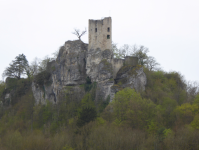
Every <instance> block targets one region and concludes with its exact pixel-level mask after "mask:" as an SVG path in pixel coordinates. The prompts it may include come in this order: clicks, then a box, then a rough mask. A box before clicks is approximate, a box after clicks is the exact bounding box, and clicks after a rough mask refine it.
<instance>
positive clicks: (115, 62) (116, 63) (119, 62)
mask: <svg viewBox="0 0 199 150" xmlns="http://www.w3.org/2000/svg"><path fill="white" fill-rule="evenodd" d="M123 65H124V60H123V59H113V60H112V66H113V79H115V78H116V74H117V72H118V71H119V70H120V68H122V66H123Z"/></svg>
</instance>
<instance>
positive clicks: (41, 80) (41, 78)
mask: <svg viewBox="0 0 199 150" xmlns="http://www.w3.org/2000/svg"><path fill="white" fill-rule="evenodd" d="M50 76H51V74H50V72H48V71H46V70H44V71H42V72H40V73H38V74H37V75H36V76H35V78H34V82H35V83H36V84H38V85H39V86H40V87H43V86H44V84H48V83H49V82H50V81H49V80H50Z"/></svg>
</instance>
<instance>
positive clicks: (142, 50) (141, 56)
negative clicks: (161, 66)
mask: <svg viewBox="0 0 199 150" xmlns="http://www.w3.org/2000/svg"><path fill="white" fill-rule="evenodd" d="M148 52H149V49H148V48H147V47H144V46H140V47H137V46H136V45H134V46H133V53H132V55H133V56H137V57H138V64H140V65H142V66H144V65H146V64H147V59H148V55H147V53H148Z"/></svg>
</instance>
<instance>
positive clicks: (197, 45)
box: [0, 0, 199, 81]
mask: <svg viewBox="0 0 199 150" xmlns="http://www.w3.org/2000/svg"><path fill="white" fill-rule="evenodd" d="M108 16H111V17H112V28H113V29H112V36H113V37H112V40H113V42H115V43H118V45H119V46H121V45H123V44H130V45H133V44H137V45H144V46H145V47H148V48H149V50H150V52H149V55H151V56H153V57H155V58H156V60H157V61H158V62H159V63H160V64H161V67H162V68H163V69H164V70H165V71H177V72H180V73H181V74H182V75H184V77H185V79H186V80H190V81H199V69H198V66H199V0H98V1H96V0H0V52H1V53H0V74H2V73H3V71H4V70H5V68H6V67H7V66H8V65H9V63H10V62H11V61H12V60H14V58H15V57H16V56H18V55H19V54H22V53H23V54H25V55H26V57H27V59H28V61H29V62H31V61H33V59H34V58H35V57H38V58H44V56H46V55H51V54H52V53H53V52H55V51H56V50H57V49H58V48H59V47H60V46H61V45H63V44H64V42H65V41H67V40H75V39H77V38H76V37H75V35H73V34H71V32H72V31H73V29H74V28H79V29H80V30H83V29H84V28H85V27H86V28H87V29H88V19H101V18H102V17H108ZM82 40H83V41H84V42H85V43H88V34H86V35H85V36H84V37H83V38H82Z"/></svg>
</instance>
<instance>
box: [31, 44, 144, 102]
mask: <svg viewBox="0 0 199 150" xmlns="http://www.w3.org/2000/svg"><path fill="white" fill-rule="evenodd" d="M129 60H130V59H129V58H128V65H125V60H122V59H114V58H113V53H112V51H111V50H109V49H106V50H101V49H100V48H97V49H90V50H88V44H85V43H83V42H82V41H79V40H77V41H67V42H66V43H65V44H64V46H62V47H61V48H60V51H59V54H58V57H57V59H56V61H52V62H50V63H48V66H47V73H46V74H47V75H46V78H45V79H44V83H43V84H41V83H40V82H38V81H37V80H35V81H34V82H33V83H32V91H33V94H34V97H35V100H36V103H37V104H38V103H42V104H45V103H46V100H47V99H48V100H49V101H51V102H52V103H57V102H58V101H59V96H60V95H61V93H62V91H64V90H66V89H67V88H70V91H73V92H72V93H74V92H76V93H77V95H81V96H80V97H78V99H81V98H82V97H83V96H84V94H85V91H84V89H83V88H81V86H82V85H84V84H85V83H86V82H87V80H88V79H89V80H90V81H91V82H92V83H96V85H97V87H96V92H95V101H96V102H99V101H105V100H107V99H109V101H111V100H112V99H113V97H114V94H115V93H116V92H117V91H119V90H121V89H122V88H125V87H130V88H135V89H136V90H137V91H139V90H145V85H146V75H145V73H144V72H143V69H142V68H141V67H139V66H136V65H134V64H133V63H131V61H129ZM134 61H135V60H134ZM126 62H127V60H126ZM48 74H49V75H48ZM78 93H79V94H78Z"/></svg>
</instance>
